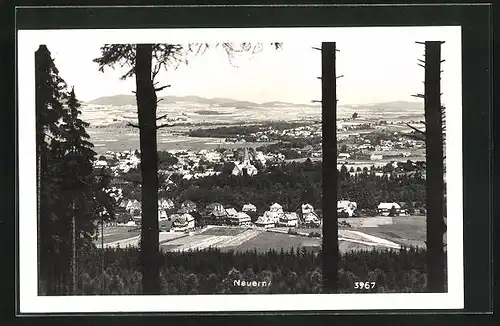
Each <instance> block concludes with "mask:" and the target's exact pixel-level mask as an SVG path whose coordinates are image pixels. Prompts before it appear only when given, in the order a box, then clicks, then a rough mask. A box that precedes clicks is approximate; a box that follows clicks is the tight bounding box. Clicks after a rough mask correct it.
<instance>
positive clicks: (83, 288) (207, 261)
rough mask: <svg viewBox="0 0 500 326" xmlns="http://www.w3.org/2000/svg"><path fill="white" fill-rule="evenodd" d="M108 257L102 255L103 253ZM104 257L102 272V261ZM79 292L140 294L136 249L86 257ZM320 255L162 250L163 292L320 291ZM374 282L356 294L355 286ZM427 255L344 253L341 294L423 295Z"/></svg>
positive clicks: (304, 251)
mask: <svg viewBox="0 0 500 326" xmlns="http://www.w3.org/2000/svg"><path fill="white" fill-rule="evenodd" d="M103 254H104V255H103ZM101 255H103V257H104V262H105V265H104V273H101V268H102V266H101V262H100V261H101V260H100V257H101ZM82 260H83V261H84V263H83V264H82V266H84V269H83V270H82V272H81V274H80V279H79V293H80V294H139V293H141V274H140V273H139V272H138V270H139V251H138V250H137V249H135V248H122V249H120V248H117V249H104V250H99V249H96V250H95V251H94V252H93V253H91V254H89V255H88V256H86V257H82ZM321 264H322V257H321V252H319V253H315V252H312V251H310V250H307V249H306V248H299V249H295V248H292V249H291V250H290V251H283V250H270V251H268V252H264V253H258V252H257V251H246V252H234V251H227V252H221V251H220V250H216V249H207V250H203V251H189V252H163V253H162V263H161V268H160V275H161V281H162V290H161V293H162V294H214V293H222V294H232V293H321V291H322V276H321V274H322V272H321ZM237 280H245V281H253V280H256V281H261V282H262V281H266V282H270V284H271V285H270V286H269V287H238V286H234V281H237ZM360 281H361V282H367V281H368V282H375V287H374V288H373V289H369V290H355V289H354V282H360ZM425 289H426V276H425V251H423V250H421V249H415V248H409V249H402V250H399V251H395V250H383V251H382V250H370V251H359V252H348V253H345V254H341V257H340V260H339V290H340V292H341V293H352V292H358V291H359V292H424V291H425Z"/></svg>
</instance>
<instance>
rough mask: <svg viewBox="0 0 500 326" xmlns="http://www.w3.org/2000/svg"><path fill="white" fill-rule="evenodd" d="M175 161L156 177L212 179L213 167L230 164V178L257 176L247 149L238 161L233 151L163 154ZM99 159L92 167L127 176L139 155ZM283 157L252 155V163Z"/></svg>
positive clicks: (112, 154) (110, 154)
mask: <svg viewBox="0 0 500 326" xmlns="http://www.w3.org/2000/svg"><path fill="white" fill-rule="evenodd" d="M167 152H168V153H169V154H171V155H172V156H173V157H175V158H176V161H177V162H176V163H175V164H172V165H171V166H169V167H168V170H163V169H161V168H160V169H159V171H158V172H159V173H176V174H180V175H182V176H183V179H186V180H190V179H198V178H203V177H207V176H212V175H218V174H220V173H221V171H216V170H215V167H216V166H217V165H220V164H221V163H225V162H232V163H233V164H234V169H233V171H232V174H233V175H243V174H247V175H250V176H253V175H255V174H257V173H258V169H257V168H256V167H255V166H254V165H253V164H252V163H251V160H250V154H249V152H248V149H247V148H246V147H245V149H244V157H243V159H242V160H238V159H237V156H236V155H235V151H234V150H229V149H226V150H220V149H219V150H207V149H204V150H199V151H190V150H169V151H167ZM101 158H103V157H102V156H101V157H99V159H97V160H96V161H95V163H94V164H95V167H96V168H101V167H108V168H109V169H111V171H113V173H114V174H115V176H118V175H119V174H121V173H127V172H129V171H130V170H131V169H135V168H137V167H138V166H139V164H140V153H139V151H137V150H136V151H132V150H126V151H123V152H112V151H107V152H106V156H104V158H103V159H101ZM283 159H284V157H283V155H281V154H275V155H273V154H267V155H266V154H264V153H262V152H261V151H256V152H255V154H254V155H253V157H252V161H256V162H260V163H261V164H262V165H264V166H265V165H266V163H267V162H268V161H281V160H283Z"/></svg>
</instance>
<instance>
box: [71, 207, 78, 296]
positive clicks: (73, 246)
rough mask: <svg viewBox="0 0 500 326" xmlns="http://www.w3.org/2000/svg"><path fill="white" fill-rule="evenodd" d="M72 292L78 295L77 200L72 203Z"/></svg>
mask: <svg viewBox="0 0 500 326" xmlns="http://www.w3.org/2000/svg"><path fill="white" fill-rule="evenodd" d="M71 208H72V210H71V292H72V294H73V295H75V294H76V280H77V275H76V274H77V271H76V221H75V214H76V209H75V200H74V199H73V200H72V203H71Z"/></svg>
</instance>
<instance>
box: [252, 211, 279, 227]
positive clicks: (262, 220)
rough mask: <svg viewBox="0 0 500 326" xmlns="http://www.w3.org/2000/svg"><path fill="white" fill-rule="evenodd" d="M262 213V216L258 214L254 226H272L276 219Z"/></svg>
mask: <svg viewBox="0 0 500 326" xmlns="http://www.w3.org/2000/svg"><path fill="white" fill-rule="evenodd" d="M266 213H268V212H266ZM266 213H264V215H263V216H259V218H258V219H257V221H255V225H256V226H260V227H264V228H272V227H274V226H275V225H276V220H275V219H274V218H271V217H270V216H268V215H266Z"/></svg>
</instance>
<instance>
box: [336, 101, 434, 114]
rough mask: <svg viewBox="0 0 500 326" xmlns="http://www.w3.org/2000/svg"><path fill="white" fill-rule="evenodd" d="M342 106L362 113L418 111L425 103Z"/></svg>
mask: <svg viewBox="0 0 500 326" xmlns="http://www.w3.org/2000/svg"><path fill="white" fill-rule="evenodd" d="M340 106H342V107H345V108H349V109H353V110H360V111H362V110H364V109H369V110H377V111H384V110H387V111H393V110H401V111H417V110H423V109H424V104H423V102H408V101H394V102H382V103H371V104H342V105H340ZM422 112H423V111H422Z"/></svg>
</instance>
